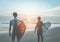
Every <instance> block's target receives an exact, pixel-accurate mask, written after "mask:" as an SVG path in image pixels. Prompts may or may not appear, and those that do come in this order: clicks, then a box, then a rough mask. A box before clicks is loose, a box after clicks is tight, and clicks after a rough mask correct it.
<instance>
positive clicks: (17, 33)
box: [9, 12, 21, 42]
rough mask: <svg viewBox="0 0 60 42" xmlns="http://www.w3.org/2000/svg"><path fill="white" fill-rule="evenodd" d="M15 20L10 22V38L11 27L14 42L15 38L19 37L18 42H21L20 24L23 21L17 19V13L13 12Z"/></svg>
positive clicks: (13, 41)
mask: <svg viewBox="0 0 60 42" xmlns="http://www.w3.org/2000/svg"><path fill="white" fill-rule="evenodd" d="M13 17H14V19H12V20H10V25H9V36H11V27H13V30H12V42H15V36H16V37H17V42H20V30H19V27H18V23H19V22H20V21H21V20H19V19H17V13H16V12H13Z"/></svg>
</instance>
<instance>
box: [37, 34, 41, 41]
mask: <svg viewBox="0 0 60 42" xmlns="http://www.w3.org/2000/svg"><path fill="white" fill-rule="evenodd" d="M37 36H38V42H40V35H39V34H38V35H37Z"/></svg>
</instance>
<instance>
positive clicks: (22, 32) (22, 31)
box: [19, 21, 26, 38]
mask: <svg viewBox="0 0 60 42" xmlns="http://www.w3.org/2000/svg"><path fill="white" fill-rule="evenodd" d="M19 29H20V31H21V33H20V36H21V37H20V38H22V37H23V35H24V32H25V30H26V25H25V23H24V22H23V21H21V23H20V24H19Z"/></svg>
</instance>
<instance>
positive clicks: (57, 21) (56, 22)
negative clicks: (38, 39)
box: [0, 16, 60, 31]
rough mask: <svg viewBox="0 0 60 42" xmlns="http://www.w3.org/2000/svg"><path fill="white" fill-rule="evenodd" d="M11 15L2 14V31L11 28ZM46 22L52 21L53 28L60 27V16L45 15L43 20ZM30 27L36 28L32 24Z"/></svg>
mask: <svg viewBox="0 0 60 42" xmlns="http://www.w3.org/2000/svg"><path fill="white" fill-rule="evenodd" d="M10 19H11V17H9V16H0V31H8V30H9V22H10ZM42 21H43V22H44V23H45V22H51V27H50V29H51V28H53V27H60V18H59V17H48V18H47V17H45V18H43V20H42ZM28 29H31V30H32V29H34V27H33V28H32V27H31V26H30V27H29V28H27V30H28Z"/></svg>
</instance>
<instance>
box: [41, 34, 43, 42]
mask: <svg viewBox="0 0 60 42" xmlns="http://www.w3.org/2000/svg"><path fill="white" fill-rule="evenodd" d="M41 42H43V35H42V33H41Z"/></svg>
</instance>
